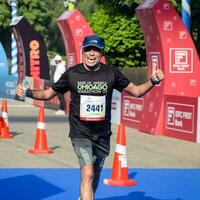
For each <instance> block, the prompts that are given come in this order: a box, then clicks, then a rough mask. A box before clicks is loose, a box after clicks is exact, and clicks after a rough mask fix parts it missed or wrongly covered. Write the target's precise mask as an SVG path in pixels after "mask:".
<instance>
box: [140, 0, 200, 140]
mask: <svg viewBox="0 0 200 200" xmlns="http://www.w3.org/2000/svg"><path fill="white" fill-rule="evenodd" d="M136 12H137V15H138V17H139V21H140V25H141V27H142V30H143V33H144V38H145V47H146V55H147V65H148V68H147V74H148V76H147V79H149V78H150V75H151V73H152V70H153V69H162V70H163V71H164V73H165V79H164V81H162V82H161V84H159V85H158V86H156V87H154V88H153V89H152V90H151V91H150V92H149V93H148V94H147V95H145V97H144V110H143V113H142V118H141V123H140V128H139V129H140V131H143V132H147V133H151V134H158V135H162V134H165V131H166V130H167V134H168V133H169V132H170V131H169V130H171V131H172V129H174V130H173V131H176V132H177V134H168V135H171V136H172V137H179V138H181V139H186V140H187V139H188V140H192V141H194V138H191V137H189V136H187V134H182V136H179V133H180V131H179V128H180V126H181V123H182V129H183V130H185V131H191V130H192V129H190V128H191V126H190V125H191V124H190V123H191V121H190V122H189V121H187V120H186V119H185V120H186V121H185V120H182V121H181V122H180V119H178V118H176V120H175V122H176V125H175V124H174V125H170V124H168V126H167V127H164V124H165V118H166V115H167V114H166V112H168V110H166V105H165V96H166V95H167V96H170V95H171V96H172V98H175V97H176V98H178V97H180V98H194V99H197V98H198V96H200V90H199V88H200V76H199V74H200V62H199V57H198V54H197V51H196V48H195V45H194V43H193V40H192V38H191V36H190V33H188V31H187V29H186V27H185V26H184V24H183V22H182V20H181V18H180V16H179V14H178V13H177V12H176V10H175V9H174V8H173V6H172V4H171V3H170V1H169V0H144V1H143V2H142V3H141V4H140V5H139V6H138V7H137V9H136ZM175 101H176V99H171V102H172V103H173V102H175ZM178 103H180V104H184V103H182V100H181V101H180V102H178ZM168 105H170V104H168ZM174 105H175V104H174ZM169 107H170V106H169ZM173 108H174V109H180V107H179V106H178V105H175V106H174V107H173ZM186 108H188V107H185V109H186ZM170 111H171V112H173V111H172V110H170ZM188 112H189V111H188ZM149 116H151V120H149ZM186 122H187V123H186ZM178 124H179V128H178V127H177V126H178ZM186 124H187V126H188V127H187V126H186ZM189 127H190V128H189ZM188 134H189V133H188ZM183 135H185V136H186V137H184V136H183ZM190 135H191V134H190Z"/></svg>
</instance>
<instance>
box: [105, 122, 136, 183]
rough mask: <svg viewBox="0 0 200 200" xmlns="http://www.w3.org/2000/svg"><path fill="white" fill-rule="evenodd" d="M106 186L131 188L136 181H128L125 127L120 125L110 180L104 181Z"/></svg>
mask: <svg viewBox="0 0 200 200" xmlns="http://www.w3.org/2000/svg"><path fill="white" fill-rule="evenodd" d="M104 183H105V184H106V185H112V186H133V185H136V181H135V180H132V179H128V166H127V159H126V136H125V127H124V125H123V124H120V126H119V128H118V135H117V141H116V147H115V155H114V162H113V169H112V178H111V179H104Z"/></svg>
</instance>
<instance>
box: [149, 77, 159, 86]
mask: <svg viewBox="0 0 200 200" xmlns="http://www.w3.org/2000/svg"><path fill="white" fill-rule="evenodd" d="M150 81H151V83H152V84H153V85H157V84H159V83H160V81H157V80H155V79H154V78H153V77H151V79H150Z"/></svg>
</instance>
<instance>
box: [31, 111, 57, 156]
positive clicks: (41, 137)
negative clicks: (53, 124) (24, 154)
mask: <svg viewBox="0 0 200 200" xmlns="http://www.w3.org/2000/svg"><path fill="white" fill-rule="evenodd" d="M28 151H29V153H33V154H50V153H53V150H51V149H48V145H47V136H46V129H45V116H44V108H40V111H39V115H38V123H37V130H36V137H35V144H34V148H33V149H29V150H28Z"/></svg>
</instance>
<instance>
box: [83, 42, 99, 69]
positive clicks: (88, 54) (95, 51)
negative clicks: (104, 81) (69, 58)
mask: <svg viewBox="0 0 200 200" xmlns="http://www.w3.org/2000/svg"><path fill="white" fill-rule="evenodd" d="M101 57H102V53H101V50H100V49H99V48H97V47H94V46H89V47H85V48H84V49H83V63H85V64H86V66H87V67H89V68H90V67H91V68H92V67H94V66H95V65H97V64H98V63H99V62H100V60H101Z"/></svg>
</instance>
